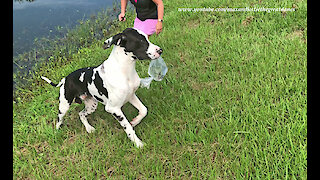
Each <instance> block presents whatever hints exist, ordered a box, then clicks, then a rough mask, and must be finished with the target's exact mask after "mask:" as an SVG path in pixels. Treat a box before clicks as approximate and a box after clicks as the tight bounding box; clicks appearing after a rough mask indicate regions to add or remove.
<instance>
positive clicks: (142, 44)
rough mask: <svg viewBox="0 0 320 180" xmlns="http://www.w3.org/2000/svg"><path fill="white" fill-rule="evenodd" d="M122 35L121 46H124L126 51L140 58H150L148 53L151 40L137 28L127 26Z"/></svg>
mask: <svg viewBox="0 0 320 180" xmlns="http://www.w3.org/2000/svg"><path fill="white" fill-rule="evenodd" d="M121 36H122V38H121V43H120V47H124V51H125V52H132V53H133V54H134V55H135V56H136V58H138V59H139V60H143V59H150V57H149V56H148V55H147V53H146V52H147V50H148V48H149V42H148V41H147V39H146V37H145V36H144V35H142V34H140V33H138V31H137V30H135V29H132V28H127V29H125V30H124V31H123V33H122V34H121Z"/></svg>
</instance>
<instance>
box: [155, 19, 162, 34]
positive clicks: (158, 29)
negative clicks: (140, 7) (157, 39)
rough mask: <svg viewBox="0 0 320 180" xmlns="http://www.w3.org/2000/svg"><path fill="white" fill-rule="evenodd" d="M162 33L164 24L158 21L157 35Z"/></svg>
mask: <svg viewBox="0 0 320 180" xmlns="http://www.w3.org/2000/svg"><path fill="white" fill-rule="evenodd" d="M161 32H162V22H160V21H158V23H157V25H156V34H157V35H158V34H159V33H161Z"/></svg>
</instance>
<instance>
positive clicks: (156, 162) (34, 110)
mask: <svg viewBox="0 0 320 180" xmlns="http://www.w3.org/2000/svg"><path fill="white" fill-rule="evenodd" d="M164 4H165V22H164V30H163V32H162V33H161V34H160V35H159V36H152V37H151V38H150V41H151V42H153V43H154V44H157V45H159V46H160V47H162V49H163V50H164V53H163V55H162V57H163V59H164V60H165V62H166V63H167V66H168V68H169V71H168V73H167V75H166V76H165V79H164V80H163V81H161V82H155V81H154V82H152V84H151V87H150V89H145V88H143V89H138V91H137V95H138V96H139V98H140V99H141V101H142V102H143V103H144V104H145V106H147V107H148V115H147V116H146V117H145V118H144V119H143V121H142V122H141V123H140V124H139V125H138V126H136V127H135V131H136V134H137V135H138V137H140V138H141V139H142V141H143V142H145V143H146V145H145V146H144V148H143V149H137V148H136V147H135V146H134V144H133V143H131V142H130V140H129V139H128V138H127V137H126V134H125V133H124V131H123V130H122V128H121V126H120V125H119V124H118V123H117V121H116V120H114V119H113V117H112V116H111V115H110V114H108V113H107V112H105V111H104V107H103V106H102V105H101V104H100V105H99V106H98V109H97V111H96V112H95V113H93V114H92V115H89V116H88V120H89V122H90V123H91V124H92V125H93V126H94V127H95V128H96V131H95V132H94V133H92V134H88V133H87V132H86V130H85V128H84V126H83V125H82V123H81V121H80V119H79V116H78V112H80V111H81V110H82V109H83V108H84V105H83V104H82V105H78V104H73V105H72V107H71V109H70V110H69V112H68V113H67V115H66V118H65V124H64V125H63V126H62V128H61V129H60V130H55V129H54V122H55V121H56V119H57V113H58V92H59V88H54V87H52V86H50V85H48V84H47V83H45V82H43V81H41V80H40V79H38V80H35V83H36V84H37V86H35V87H32V88H31V89H26V90H21V91H22V92H21V94H22V95H21V96H19V98H18V100H19V101H16V102H14V104H13V178H14V179H25V178H29V179H106V178H111V179H165V178H172V179H200V178H201V179H306V178H307V15H306V14H307V9H306V4H307V3H306V1H303V0H302V1H281V2H278V1H268V2H265V1H261V2H260V3H259V2H258V1H233V2H231V1H222V0H220V1H214V2H212V1H211V0H205V1H201V2H200V1H199V2H196V1H191V0H171V1H164ZM293 6H294V7H297V10H296V11H295V12H270V13H267V12H179V11H178V8H184V7H191V8H194V7H196V8H201V7H271V8H277V7H284V8H291V7H293ZM133 20H134V15H133V14H128V15H127V22H125V23H118V24H117V26H116V28H114V31H115V32H114V34H116V33H118V32H121V31H122V30H123V29H125V28H126V27H132V26H133ZM107 38H109V37H106V39H107ZM102 44H103V42H102V41H101V42H94V43H92V45H90V46H89V47H87V48H82V49H79V51H78V52H77V53H75V54H74V56H72V58H71V59H68V60H66V62H65V63H62V64H59V66H53V65H50V64H48V65H46V66H47V67H43V68H42V69H41V70H39V73H38V74H39V75H40V74H41V75H45V76H47V77H49V78H50V79H51V80H53V81H54V82H58V81H60V79H61V78H63V77H64V76H66V75H68V74H69V73H71V72H72V71H74V70H76V69H78V68H82V67H87V66H96V65H99V64H101V63H102V62H103V61H104V60H105V59H106V58H107V57H108V55H109V53H110V51H111V49H108V50H103V49H102ZM148 65H149V61H139V62H137V64H136V69H137V72H138V74H139V75H140V77H141V78H143V77H146V76H147V69H148ZM123 112H124V113H125V115H126V116H127V118H128V119H132V118H134V117H135V116H136V115H137V113H138V111H137V110H136V109H135V108H134V107H132V106H131V105H129V104H126V105H125V106H124V107H123Z"/></svg>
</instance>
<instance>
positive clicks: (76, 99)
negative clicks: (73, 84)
mask: <svg viewBox="0 0 320 180" xmlns="http://www.w3.org/2000/svg"><path fill="white" fill-rule="evenodd" d="M74 102H75V103H78V104H81V103H82V101H81V99H80V98H79V97H75V99H74Z"/></svg>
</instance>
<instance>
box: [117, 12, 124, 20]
mask: <svg viewBox="0 0 320 180" xmlns="http://www.w3.org/2000/svg"><path fill="white" fill-rule="evenodd" d="M118 19H119V21H125V20H126V18H125V13H120V14H119V16H118Z"/></svg>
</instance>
